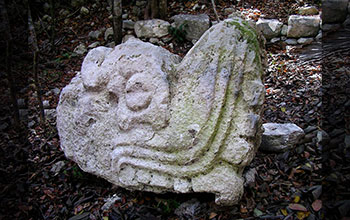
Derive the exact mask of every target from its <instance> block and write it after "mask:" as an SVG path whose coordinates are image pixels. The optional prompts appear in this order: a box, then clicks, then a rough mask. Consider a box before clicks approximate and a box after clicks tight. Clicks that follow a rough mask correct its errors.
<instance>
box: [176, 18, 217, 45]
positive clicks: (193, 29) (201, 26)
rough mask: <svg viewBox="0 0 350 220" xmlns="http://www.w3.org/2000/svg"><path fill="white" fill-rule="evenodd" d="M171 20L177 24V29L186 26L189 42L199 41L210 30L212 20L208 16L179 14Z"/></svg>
mask: <svg viewBox="0 0 350 220" xmlns="http://www.w3.org/2000/svg"><path fill="white" fill-rule="evenodd" d="M171 19H173V20H174V22H175V27H177V28H179V27H180V26H181V25H183V26H184V28H183V29H184V30H185V31H186V39H187V40H189V41H192V40H198V39H199V38H200V37H201V36H202V35H203V34H204V32H205V31H207V30H208V29H209V25H210V19H209V16H208V15H206V14H200V15H188V14H179V15H175V16H173V17H172V18H171Z"/></svg>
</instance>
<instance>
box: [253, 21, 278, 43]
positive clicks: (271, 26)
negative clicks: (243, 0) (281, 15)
mask: <svg viewBox="0 0 350 220" xmlns="http://www.w3.org/2000/svg"><path fill="white" fill-rule="evenodd" d="M256 26H257V28H258V30H259V31H261V33H262V34H263V35H264V37H265V38H266V39H272V38H274V37H278V36H279V35H280V33H281V30H282V26H283V23H282V22H280V21H278V20H277V19H264V18H259V20H258V21H257V22H256Z"/></svg>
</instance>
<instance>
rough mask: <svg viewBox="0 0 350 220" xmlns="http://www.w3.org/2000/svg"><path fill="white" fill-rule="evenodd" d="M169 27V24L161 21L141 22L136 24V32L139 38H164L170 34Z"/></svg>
mask: <svg viewBox="0 0 350 220" xmlns="http://www.w3.org/2000/svg"><path fill="white" fill-rule="evenodd" d="M169 26H170V24H169V22H167V21H163V20H160V19H152V20H141V21H137V22H136V23H135V25H134V30H135V34H136V36H137V37H139V38H140V37H146V38H151V37H163V36H165V35H167V34H168V28H169Z"/></svg>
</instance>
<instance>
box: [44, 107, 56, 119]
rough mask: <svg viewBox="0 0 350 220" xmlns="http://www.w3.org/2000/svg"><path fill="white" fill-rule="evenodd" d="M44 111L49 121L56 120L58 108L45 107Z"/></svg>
mask: <svg viewBox="0 0 350 220" xmlns="http://www.w3.org/2000/svg"><path fill="white" fill-rule="evenodd" d="M44 113H45V117H46V119H47V120H49V121H54V120H56V116H57V114H56V109H45V110H44Z"/></svg>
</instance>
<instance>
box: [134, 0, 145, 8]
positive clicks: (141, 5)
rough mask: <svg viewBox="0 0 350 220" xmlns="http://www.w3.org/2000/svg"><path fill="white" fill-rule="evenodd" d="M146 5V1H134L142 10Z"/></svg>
mask: <svg viewBox="0 0 350 220" xmlns="http://www.w3.org/2000/svg"><path fill="white" fill-rule="evenodd" d="M146 5H147V1H139V0H138V1H136V6H138V7H140V8H143V7H145V6H146Z"/></svg>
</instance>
